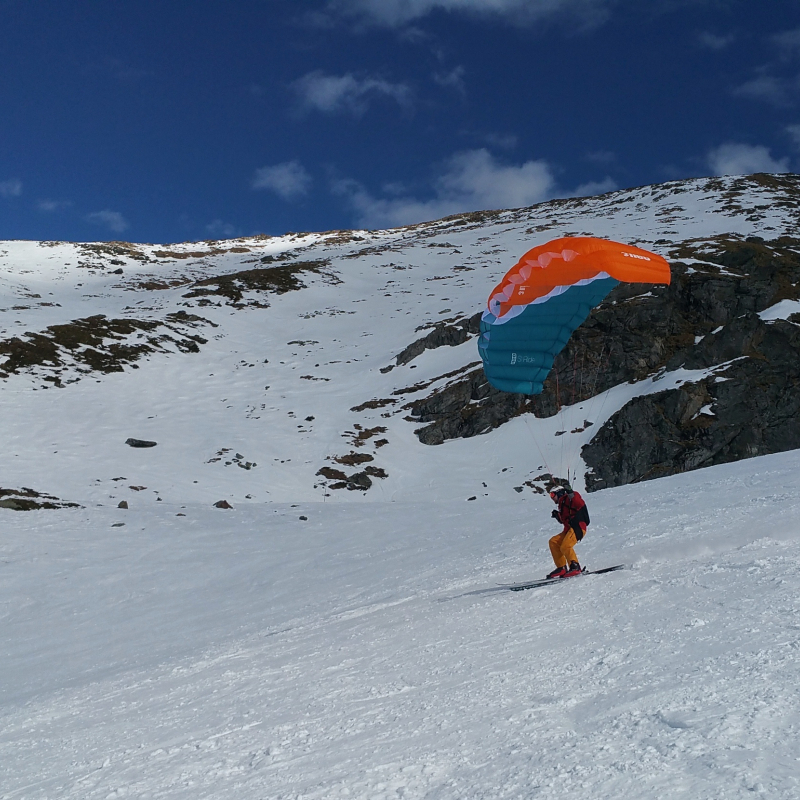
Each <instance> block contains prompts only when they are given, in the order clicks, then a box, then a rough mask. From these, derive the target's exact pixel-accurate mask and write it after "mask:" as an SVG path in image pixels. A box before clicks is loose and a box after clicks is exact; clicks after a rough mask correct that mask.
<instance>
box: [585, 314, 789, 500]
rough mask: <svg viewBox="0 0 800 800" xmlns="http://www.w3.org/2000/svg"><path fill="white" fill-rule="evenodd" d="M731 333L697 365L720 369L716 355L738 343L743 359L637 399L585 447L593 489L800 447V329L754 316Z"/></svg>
mask: <svg viewBox="0 0 800 800" xmlns="http://www.w3.org/2000/svg"><path fill="white" fill-rule="evenodd" d="M729 327H730V332H729V334H728V335H727V336H723V333H724V331H721V332H720V335H719V337H715V338H719V339H720V340H721V341H719V342H716V341H712V342H711V343H709V344H708V345H707V349H703V348H700V350H699V352H698V353H697V354H696V358H697V361H698V362H699V363H700V364H703V363H705V362H706V361H708V360H710V361H711V363H712V364H714V363H720V361H717V360H715V355H714V353H722V354H727V353H729V352H730V351H729V349H728V348H729V347H731V346H733V345H740V347H741V349H740V350H739V352H740V353H743V354H744V355H745V357H744V358H740V359H739V360H737V361H734V362H733V363H731V364H730V365H728V366H726V367H723V368H722V369H720V370H719V372H718V373H717V374H715V375H713V376H711V377H709V378H706V379H704V380H702V381H699V382H696V383H687V384H684V385H683V386H680V387H679V388H677V389H670V390H667V391H664V392H659V393H658V394H651V395H646V396H643V397H637V398H634V399H633V400H631V401H630V402H629V403H627V404H626V405H625V406H624V407H623V408H622V409H620V410H619V411H618V412H617V413H616V414H615V415H614V416H613V417H612V418H611V419H610V420H609V421H608V422H607V423H606V424H605V425H603V427H602V428H601V429H600V431H599V433H598V434H597V435H596V436H595V437H594V439H592V441H591V442H590V443H589V444H588V445H587V446H586V447H584V449H583V451H582V455H583V458H584V460H585V462H586V464H587V466H589V467H590V471H589V472H588V473H587V475H586V486H587V489H589V491H592V490H595V489H602V488H607V487H609V486H621V485H624V484H626V483H634V482H637V481H642V480H647V479H650V478H657V477H662V476H664V475H673V474H675V473H679V472H685V471H688V470H692V469H697V468H699V467H706V466H712V465H714V464H724V463H727V462H730V461H738V460H739V459H742V458H750V457H752V456H757V455H766V454H769V453H779V452H782V451H784V450H793V449H796V448H800V327H798V326H796V325H794V324H792V323H790V322H785V321H776V322H771V323H765V322H763V321H762V320H761V319H760V318H759V317H757V316H756V315H754V314H748V315H745V316H744V317H742V318H740V319H738V320H735V321H734V322H733V323H732V324H731V325H730V326H729ZM731 343H733V345H732V344H731ZM723 360H724V359H723ZM692 361H693V362H694V354H693V359H692ZM693 368H696V367H694V366H693Z"/></svg>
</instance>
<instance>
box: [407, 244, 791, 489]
mask: <svg viewBox="0 0 800 800" xmlns="http://www.w3.org/2000/svg"><path fill="white" fill-rule="evenodd" d="M671 255H672V259H673V260H672V261H671V266H672V284H671V285H670V286H669V287H657V286H641V285H633V284H628V285H620V286H619V287H617V289H615V290H614V291H613V292H612V293H611V294H610V295H609V296H608V298H607V299H606V300H605V302H603V303H602V304H601V305H600V306H598V307H597V308H595V309H594V311H593V312H592V313H591V315H590V316H589V318H588V319H587V320H586V321H585V322H584V324H583V325H582V326H581V327H580V328H578V330H577V331H576V332H575V334H574V335H573V337H572V339H571V340H570V342H569V343H568V345H567V347H566V348H565V349H564V350H563V351H562V352H561V353H560V354H559V356H558V358H557V359H556V361H555V364H554V366H553V371H552V372H551V374H550V376H549V377H548V380H547V382H546V384H545V389H544V391H543V393H542V394H541V395H539V396H536V397H526V396H524V395H511V394H506V393H503V392H498V391H497V390H495V389H493V388H492V387H491V386H489V385H488V383H487V382H486V379H485V377H484V376H483V371H482V370H481V369H480V368H479V369H476V370H473V371H471V372H469V373H468V374H467V375H462V376H460V377H459V378H458V379H457V380H454V381H453V382H452V383H450V384H449V385H448V386H446V387H445V388H444V389H441V390H439V391H438V392H435V393H434V394H432V395H431V396H429V397H427V398H425V399H422V400H418V401H416V402H415V403H413V404H412V405H411V406H410V407H409V410H410V415H411V418H412V419H415V420H418V421H419V422H422V423H427V425H425V426H424V427H421V428H419V429H418V430H417V436H418V437H419V439H420V441H422V442H424V443H426V444H439V443H441V442H444V441H446V440H447V439H452V438H457V437H469V436H475V435H478V434H480V433H485V432H486V431H488V430H491V429H492V428H496V427H497V426H499V425H501V424H503V423H504V422H506V421H508V420H509V419H511V418H512V417H515V416H518V415H519V414H522V413H534V414H536V415H537V416H539V417H547V416H552V415H553V414H555V413H556V412H557V411H558V409H559V407H560V405H562V404H570V403H574V402H577V401H578V400H584V399H587V398H589V397H591V396H594V395H596V394H599V393H601V392H604V391H605V390H607V389H610V388H612V387H613V386H616V385H619V384H621V383H625V382H636V381H640V380H642V379H644V378H648V377H653V376H654V375H658V373H659V372H663V373H666V372H670V371H673V370H676V369H678V368H681V367H683V368H685V369H692V370H708V371H709V374H707V375H706V376H704V377H703V378H702V379H700V380H698V381H697V382H695V383H685V384H684V385H682V386H680V387H679V388H677V389H672V390H669V391H664V392H661V393H657V394H650V395H646V396H642V397H638V398H634V399H633V400H631V401H630V402H629V403H628V404H627V405H626V406H624V407H623V408H622V409H620V411H619V412H617V413H616V414H615V415H614V416H613V417H612V418H611V419H610V420H609V421H608V422H607V423H606V424H605V425H604V426H603V427H602V428H601V429H600V430H599V431H598V433H597V434H596V435H595V437H594V439H593V440H592V442H591V443H590V444H589V445H587V446H586V447H585V448H584V450H583V453H582V455H583V458H584V460H585V462H586V464H587V465H588V466H589V474H587V476H586V480H587V488H588V489H589V490H593V489H600V488H605V487H609V486H618V485H622V484H625V483H631V482H634V481H639V480H646V479H648V478H655V477H660V476H663V475H670V474H673V473H677V472H683V471H686V470H689V469H695V468H697V467H701V466H709V465H711V464H719V463H723V462H726V461H734V460H737V459H740V458H745V457H749V456H755V455H763V454H767V453H775V452H780V451H782V450H788V449H793V448H797V447H800V416H799V415H798V410H799V408H798V407H799V406H800V393H798V381H799V380H800V315H795V316H793V317H790V318H789V319H788V320H775V321H765V320H763V319H762V318H761V317H760V316H759V313H760V312H762V311H764V310H765V309H767V308H769V307H771V306H773V305H775V304H776V303H778V302H780V301H782V300H797V299H799V298H800V240H797V239H792V238H789V237H783V238H780V239H776V240H773V241H763V240H761V239H759V238H757V237H752V238H750V239H747V240H741V239H739V238H736V237H733V236H723V237H716V238H714V239H710V240H702V241H690V242H685V243H683V244H680V245H677V246H676V247H675V248H674V249H673V251H672V254H671ZM731 362H732V363H731ZM712 368H716V369H712ZM712 373H713V374H712Z"/></svg>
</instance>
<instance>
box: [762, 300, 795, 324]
mask: <svg viewBox="0 0 800 800" xmlns="http://www.w3.org/2000/svg"><path fill="white" fill-rule="evenodd" d="M798 313H800V300H781V301H780V302H779V303H775V305H774V306H770V307H769V308H767V309H764V311H762V312H761V313H760V314H759V315H758V316H759V317H761V319H763V320H765V321H773V320H776V319H789V317H790V316H791V315H792V314H798Z"/></svg>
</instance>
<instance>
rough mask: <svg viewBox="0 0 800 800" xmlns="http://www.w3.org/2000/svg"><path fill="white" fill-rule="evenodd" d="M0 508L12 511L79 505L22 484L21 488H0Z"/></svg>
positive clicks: (75, 506)
mask: <svg viewBox="0 0 800 800" xmlns="http://www.w3.org/2000/svg"><path fill="white" fill-rule="evenodd" d="M0 508H8V509H11V510H12V511H36V510H38V509H41V508H45V509H56V508H80V506H79V505H78V504H77V503H67V502H65V501H64V500H59V498H58V497H54V496H53V495H51V494H43V493H42V492H37V491H35V490H34V489H28V488H26V487H24V486H23V487H22V488H21V489H0Z"/></svg>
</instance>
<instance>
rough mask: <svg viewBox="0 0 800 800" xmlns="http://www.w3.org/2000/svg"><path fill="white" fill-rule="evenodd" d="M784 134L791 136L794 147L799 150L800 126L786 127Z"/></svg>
mask: <svg viewBox="0 0 800 800" xmlns="http://www.w3.org/2000/svg"><path fill="white" fill-rule="evenodd" d="M786 132H787V133H788V134H789V136H791V138H792V141H793V142H794V146H795V147H796V148H798V149H799V150H800V125H787V126H786Z"/></svg>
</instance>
